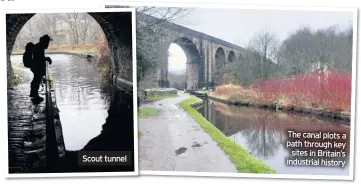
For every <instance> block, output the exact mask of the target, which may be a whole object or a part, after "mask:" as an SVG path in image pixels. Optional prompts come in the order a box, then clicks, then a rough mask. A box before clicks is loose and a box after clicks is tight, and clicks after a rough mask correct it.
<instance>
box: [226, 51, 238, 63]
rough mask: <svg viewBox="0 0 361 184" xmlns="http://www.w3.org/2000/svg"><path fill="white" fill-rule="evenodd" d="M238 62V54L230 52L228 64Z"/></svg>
mask: <svg viewBox="0 0 361 184" xmlns="http://www.w3.org/2000/svg"><path fill="white" fill-rule="evenodd" d="M234 61H236V54H234V52H233V51H229V53H228V57H227V63H232V62H234Z"/></svg>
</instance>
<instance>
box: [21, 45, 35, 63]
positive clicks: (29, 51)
mask: <svg viewBox="0 0 361 184" xmlns="http://www.w3.org/2000/svg"><path fill="white" fill-rule="evenodd" d="M34 46H35V45H34V44H33V43H32V42H29V43H27V44H26V46H25V52H24V54H23V64H24V66H25V67H26V68H31V67H32V65H33V51H34Z"/></svg>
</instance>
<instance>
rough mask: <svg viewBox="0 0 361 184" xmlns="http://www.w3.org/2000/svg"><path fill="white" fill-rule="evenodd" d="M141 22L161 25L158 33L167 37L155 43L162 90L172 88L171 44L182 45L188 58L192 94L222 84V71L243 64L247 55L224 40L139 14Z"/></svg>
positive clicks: (187, 86) (188, 84)
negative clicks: (194, 90)
mask: <svg viewBox="0 0 361 184" xmlns="http://www.w3.org/2000/svg"><path fill="white" fill-rule="evenodd" d="M137 19H138V20H140V21H146V22H154V23H155V22H156V23H158V25H159V26H158V27H156V28H154V29H155V30H156V31H155V32H157V33H159V32H161V33H162V34H163V36H162V38H161V39H159V43H154V48H158V53H159V60H160V65H159V66H161V67H160V68H158V75H157V76H158V85H159V87H167V86H169V81H168V48H169V46H170V44H171V43H175V44H177V45H179V46H180V47H181V48H182V49H183V51H184V52H185V54H186V57H187V62H186V63H187V67H186V89H188V90H191V89H198V88H200V87H204V86H207V85H208V86H211V85H214V83H218V82H219V81H216V80H217V79H216V78H215V74H216V73H217V72H218V71H219V68H220V67H222V66H224V65H225V64H227V63H230V62H234V61H237V60H241V59H242V58H240V56H241V55H244V54H245V53H246V52H247V51H246V50H245V49H244V48H242V47H239V46H237V45H234V44H231V43H229V42H226V41H224V40H221V39H218V38H215V37H213V36H210V35H207V34H204V33H201V32H198V31H194V30H192V29H189V28H186V27H183V26H180V25H177V24H174V23H170V22H167V21H160V20H159V19H157V18H155V17H153V16H149V15H145V14H142V13H137ZM159 22H160V23H159ZM156 23H155V24H156ZM152 25H153V24H152Z"/></svg>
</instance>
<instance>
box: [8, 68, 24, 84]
mask: <svg viewBox="0 0 361 184" xmlns="http://www.w3.org/2000/svg"><path fill="white" fill-rule="evenodd" d="M13 71H14V77H13V80H12V81H11V84H10V85H9V86H10V88H13V87H15V86H17V85H19V84H22V83H24V82H25V81H26V79H27V77H26V76H25V73H24V71H22V70H20V69H16V68H14V69H13Z"/></svg>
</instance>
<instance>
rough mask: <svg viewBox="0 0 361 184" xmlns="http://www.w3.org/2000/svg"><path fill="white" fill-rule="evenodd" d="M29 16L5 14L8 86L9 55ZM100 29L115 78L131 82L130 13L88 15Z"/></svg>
mask: <svg viewBox="0 0 361 184" xmlns="http://www.w3.org/2000/svg"><path fill="white" fill-rule="evenodd" d="M34 15H35V14H34V13H30V14H7V15H6V33H7V37H6V43H7V47H6V48H7V67H8V68H7V72H8V84H10V83H11V80H12V76H13V75H12V73H13V71H12V67H11V61H10V55H11V52H12V48H13V45H14V43H15V39H16V37H17V35H18V33H19V32H20V30H21V28H22V27H23V26H24V25H25V24H26V22H27V21H28V20H29V19H31V17H32V16H34ZM89 15H90V16H92V17H93V18H94V19H95V20H96V21H97V22H98V23H99V25H100V27H101V28H102V30H103V32H104V34H105V36H106V39H107V41H108V46H109V49H110V52H111V56H112V59H113V60H114V62H113V63H114V64H113V65H114V66H113V70H114V73H115V76H116V77H117V76H119V77H121V78H123V79H126V80H128V81H132V76H133V74H132V72H129V71H132V29H131V27H132V19H131V12H108V13H103V12H95V13H92V12H90V13H89Z"/></svg>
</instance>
